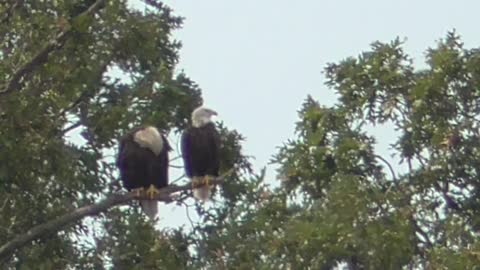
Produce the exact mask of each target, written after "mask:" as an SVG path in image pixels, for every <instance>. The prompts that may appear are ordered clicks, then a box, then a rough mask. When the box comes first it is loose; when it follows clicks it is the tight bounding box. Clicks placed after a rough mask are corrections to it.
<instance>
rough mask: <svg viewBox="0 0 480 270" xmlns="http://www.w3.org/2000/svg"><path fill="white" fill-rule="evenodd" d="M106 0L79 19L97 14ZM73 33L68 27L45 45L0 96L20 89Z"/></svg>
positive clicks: (93, 6) (98, 3)
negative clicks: (30, 75) (36, 69)
mask: <svg viewBox="0 0 480 270" xmlns="http://www.w3.org/2000/svg"><path fill="white" fill-rule="evenodd" d="M104 1H105V0H97V1H96V2H95V3H93V4H92V5H91V6H90V7H89V8H88V9H87V10H85V11H84V12H82V13H80V14H79V15H78V16H77V17H75V18H78V17H80V16H90V15H92V14H93V13H94V12H96V11H97V10H98V9H99V8H100V7H101V6H102V4H103V2H104ZM71 32H72V27H71V26H70V25H68V26H67V27H65V29H64V30H63V31H62V32H60V33H59V34H58V35H57V36H56V38H55V39H53V40H51V41H50V42H48V43H47V45H45V46H44V47H43V48H42V49H41V50H40V52H38V53H37V54H36V55H35V56H34V57H33V58H32V59H31V60H30V61H29V62H27V63H25V64H24V65H23V66H22V67H21V68H20V69H18V70H17V71H16V72H15V74H13V76H12V78H11V79H10V81H9V82H8V83H7V85H6V87H5V88H4V89H3V90H2V91H0V95H6V94H9V93H11V92H13V91H15V90H17V89H19V88H20V87H21V85H22V83H23V82H24V81H25V77H26V76H27V75H28V74H29V73H31V72H32V71H33V69H34V68H35V67H37V66H39V65H42V64H44V63H45V62H47V60H48V56H49V54H50V53H51V52H53V51H54V50H55V49H58V48H61V47H62V46H63V45H64V44H65V41H66V40H67V38H68V36H69V34H70V33H71Z"/></svg>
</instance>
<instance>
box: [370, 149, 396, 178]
mask: <svg viewBox="0 0 480 270" xmlns="http://www.w3.org/2000/svg"><path fill="white" fill-rule="evenodd" d="M375 157H376V158H378V159H380V160H381V161H383V162H384V163H385V164H387V166H388V168H389V169H390V173H391V174H392V178H393V181H395V182H397V177H396V176H395V171H394V170H393V167H392V165H390V163H389V162H388V161H387V160H386V159H384V158H383V157H382V156H380V155H375Z"/></svg>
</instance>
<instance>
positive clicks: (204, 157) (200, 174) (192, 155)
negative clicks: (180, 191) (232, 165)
mask: <svg viewBox="0 0 480 270" xmlns="http://www.w3.org/2000/svg"><path fill="white" fill-rule="evenodd" d="M214 115H217V112H215V111H214V110H212V109H209V108H205V107H199V108H197V109H195V110H194V111H193V112H192V126H191V127H189V128H187V129H186V130H185V131H184V133H183V135H182V139H181V149H182V157H183V162H184V167H185V174H186V175H187V177H189V178H190V179H191V180H192V186H193V195H194V197H195V198H196V199H198V200H201V201H203V202H205V201H207V200H208V198H209V197H210V186H209V182H210V180H212V179H214V178H216V177H218V171H219V169H220V153H219V150H220V135H219V133H218V131H217V129H216V128H215V124H214V123H213V122H212V116H214ZM202 183H204V184H206V185H205V186H203V187H201V188H195V187H196V186H198V185H200V184H202Z"/></svg>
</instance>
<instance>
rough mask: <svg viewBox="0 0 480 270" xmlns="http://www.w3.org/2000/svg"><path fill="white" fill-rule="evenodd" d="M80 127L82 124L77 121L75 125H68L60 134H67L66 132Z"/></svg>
mask: <svg viewBox="0 0 480 270" xmlns="http://www.w3.org/2000/svg"><path fill="white" fill-rule="evenodd" d="M81 125H82V122H81V121H78V122H77V123H75V124H72V125H70V126H69V127H66V128H65V129H63V130H62V132H61V134H67V133H68V132H70V131H72V130H74V129H76V128H78V127H79V126H81Z"/></svg>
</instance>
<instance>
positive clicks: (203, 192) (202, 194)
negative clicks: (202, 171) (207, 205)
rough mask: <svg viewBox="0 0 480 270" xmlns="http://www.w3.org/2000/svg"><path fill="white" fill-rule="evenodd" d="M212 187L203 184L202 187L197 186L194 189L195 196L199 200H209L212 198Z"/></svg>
mask: <svg viewBox="0 0 480 270" xmlns="http://www.w3.org/2000/svg"><path fill="white" fill-rule="evenodd" d="M211 193H212V192H211V187H209V186H203V187H200V188H196V189H194V190H193V197H194V198H195V199H197V200H200V201H202V202H207V201H208V199H209V198H210V194H211Z"/></svg>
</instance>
